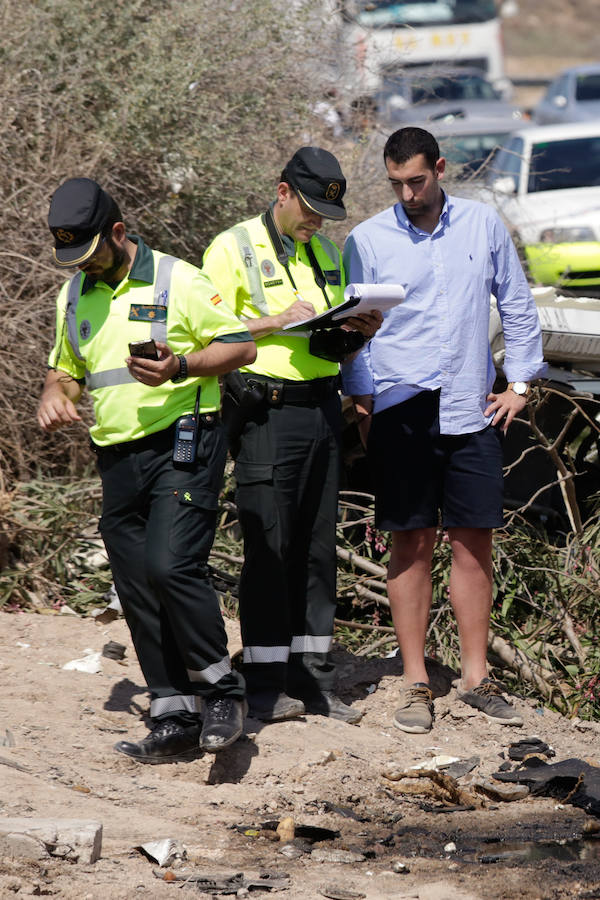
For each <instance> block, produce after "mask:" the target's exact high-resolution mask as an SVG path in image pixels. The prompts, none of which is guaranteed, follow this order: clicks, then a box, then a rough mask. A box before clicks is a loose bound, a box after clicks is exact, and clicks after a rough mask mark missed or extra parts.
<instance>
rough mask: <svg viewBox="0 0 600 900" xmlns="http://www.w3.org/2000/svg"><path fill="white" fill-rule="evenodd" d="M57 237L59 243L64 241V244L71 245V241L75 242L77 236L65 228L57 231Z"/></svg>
mask: <svg viewBox="0 0 600 900" xmlns="http://www.w3.org/2000/svg"><path fill="white" fill-rule="evenodd" d="M56 237H57V238H58V239H59V241H62V242H63V244H70V243H71V241H74V240H75V235H74V234H73V232H72V231H65V229H64V228H57V229H56Z"/></svg>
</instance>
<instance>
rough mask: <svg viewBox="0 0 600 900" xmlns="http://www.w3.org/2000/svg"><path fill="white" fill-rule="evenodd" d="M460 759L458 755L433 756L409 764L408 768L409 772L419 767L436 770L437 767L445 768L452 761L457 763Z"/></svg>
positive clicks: (419, 768)
mask: <svg viewBox="0 0 600 900" xmlns="http://www.w3.org/2000/svg"><path fill="white" fill-rule="evenodd" d="M460 761H461V760H460V757H459V756H444V755H441V756H433V757H432V758H431V759H426V760H424V761H423V762H420V763H416V764H415V765H414V766H409V767H408V768H409V771H410V772H412V771H414V770H421V769H433V770H435V771H436V772H437V770H438V769H445V768H447V766H451V765H452V763H458V762H460Z"/></svg>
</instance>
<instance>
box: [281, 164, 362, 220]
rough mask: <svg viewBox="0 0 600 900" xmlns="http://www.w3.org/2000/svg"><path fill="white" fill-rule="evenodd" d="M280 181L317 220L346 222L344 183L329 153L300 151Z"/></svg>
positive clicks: (338, 165)
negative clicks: (290, 189) (322, 217)
mask: <svg viewBox="0 0 600 900" xmlns="http://www.w3.org/2000/svg"><path fill="white" fill-rule="evenodd" d="M282 180H283V181H286V182H287V183H288V184H289V185H290V187H292V188H293V189H294V191H295V192H296V193H297V194H298V196H299V197H300V199H301V200H302V202H303V203H304V205H305V206H307V207H308V208H309V209H310V210H312V211H313V212H315V213H317V214H318V215H319V216H324V217H325V218H326V219H338V220H340V221H341V220H342V219H345V218H346V208H345V206H344V204H343V203H342V197H343V196H344V193H345V192H346V179H345V178H344V176H343V174H342V170H341V167H340V164H339V162H338V161H337V159H336V158H335V156H334V155H333V153H330V152H329V151H328V150H323V149H322V148H321V147H300V149H299V150H296V152H295V153H294V155H293V156H292V158H291V159H290V161H289V162H288V164H287V166H286V167H285V169H284V170H283V175H282Z"/></svg>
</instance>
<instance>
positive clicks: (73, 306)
mask: <svg viewBox="0 0 600 900" xmlns="http://www.w3.org/2000/svg"><path fill="white" fill-rule="evenodd" d="M176 262H177V257H176V256H167V255H166V256H161V258H160V259H159V261H158V266H157V267H156V278H155V280H154V296H153V298H152V302H153V304H154V305H155V306H165V307H167V306H168V305H169V291H170V289H171V275H172V272H173V266H174V265H175V263H176ZM83 278H84V273H83V272H77V273H76V274H75V275H73V277H72V278H71V281H70V282H69V288H68V294H67V308H66V311H65V321H66V325H67V335H68V337H69V343H70V344H71V347H72V348H73V352H74V354H75V356H76V357H77V358H78V359H80V360H81V361H82V362H85V357H84V356H82V355H81V350H80V348H79V331H78V329H77V304H78V303H79V300H80V297H81V285H82V283H83ZM150 336H151V337H153V338H154V340H155V341H162V342H163V343H166V340H167V322H166V319H165V321H164V322H152V323H151V325H150ZM132 381H135V378H134V377H133V375H131V374H130V373H129V369H128V368H127V366H120V367H119V368H118V369H105V370H104V371H100V372H94V373H93V374H92V373H91V372H90V371H89V369H86V373H85V383H86V386H87V388H88V390H90V391H93V390H96V389H97V388H104V387H114V386H115V385H118V384H129V383H130V382H132Z"/></svg>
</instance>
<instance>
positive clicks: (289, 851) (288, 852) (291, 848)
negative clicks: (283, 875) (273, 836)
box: [279, 844, 305, 859]
mask: <svg viewBox="0 0 600 900" xmlns="http://www.w3.org/2000/svg"><path fill="white" fill-rule="evenodd" d="M279 853H281V855H282V856H285V857H286V858H287V859H300V857H301V856H304V853H305V851H304V850H303V849H302V848H301V847H297V846H296V845H295V844H284V845H283V847H280V849H279Z"/></svg>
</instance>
